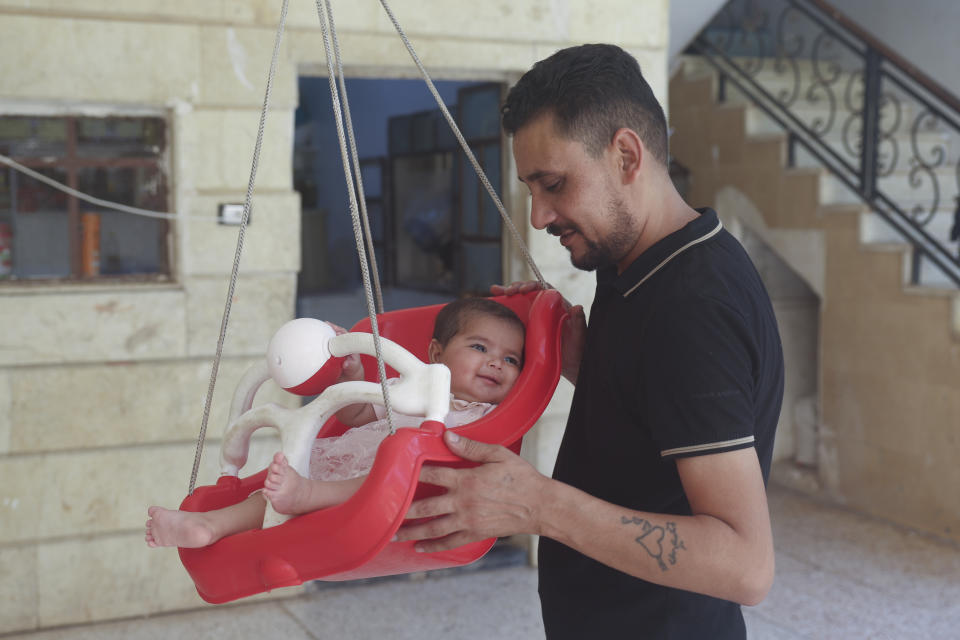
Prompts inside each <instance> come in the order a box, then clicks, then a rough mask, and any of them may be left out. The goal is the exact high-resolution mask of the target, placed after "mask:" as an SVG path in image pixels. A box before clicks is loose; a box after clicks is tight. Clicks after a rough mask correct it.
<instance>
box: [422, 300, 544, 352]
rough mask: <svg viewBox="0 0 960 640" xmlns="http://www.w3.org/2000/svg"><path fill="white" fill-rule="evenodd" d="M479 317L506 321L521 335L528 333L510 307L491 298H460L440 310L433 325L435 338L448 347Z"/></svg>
mask: <svg viewBox="0 0 960 640" xmlns="http://www.w3.org/2000/svg"><path fill="white" fill-rule="evenodd" d="M478 315H484V316H492V317H494V318H499V319H500V320H506V321H507V322H509V323H511V324H514V325H515V326H516V327H517V328H518V329H520V331H521V333H525V332H526V327H524V325H523V321H522V320H521V319H520V317H519V316H518V315H517V314H516V313H514V312H513V309H511V308H510V307H507V306H504V305H502V304H500V303H499V302H494V301H493V300H490V299H489V298H459V299H458V300H454V301H453V302H450V303H448V304H447V305H446V306H444V307H443V308H442V309H440V313H438V314H437V319H436V321H435V322H434V324H433V338H434V339H435V340H436V341H437V342H439V343H440V344H441V345H442V346H444V347H445V346H447V343H448V342H450V339H451V338H452V337H453V336H455V335H457V334H458V333H460V331H462V330H463V327H464V326H465V325H466V323H467V321H468V320H469V318H471V317H474V316H478Z"/></svg>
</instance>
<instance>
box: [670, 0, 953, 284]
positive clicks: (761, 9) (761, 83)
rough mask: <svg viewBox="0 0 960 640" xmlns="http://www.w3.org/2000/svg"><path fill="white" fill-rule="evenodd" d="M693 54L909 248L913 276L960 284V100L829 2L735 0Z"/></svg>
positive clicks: (791, 158) (722, 87) (724, 88)
mask: <svg viewBox="0 0 960 640" xmlns="http://www.w3.org/2000/svg"><path fill="white" fill-rule="evenodd" d="M688 52H689V53H693V54H696V55H699V56H702V57H703V59H704V60H706V62H708V63H709V65H710V66H712V67H713V68H714V69H715V70H716V72H717V74H718V77H719V83H718V92H719V99H720V100H721V101H722V100H725V99H726V98H727V93H728V87H729V85H731V84H732V85H733V86H735V87H736V88H737V89H738V90H739V91H740V92H741V93H742V94H744V95H745V96H747V98H748V99H749V100H750V101H751V103H752V104H754V105H755V106H756V107H758V108H760V109H761V110H762V111H763V112H764V113H766V115H767V116H768V117H770V118H771V119H772V120H773V121H774V122H775V123H776V124H777V125H779V126H780V127H782V129H783V130H784V131H785V132H786V134H787V137H788V142H789V145H788V150H789V151H788V163H789V164H790V165H791V166H793V164H794V162H795V159H796V149H797V145H798V144H799V145H801V146H802V147H803V148H804V149H806V150H807V151H808V152H809V153H810V154H811V155H812V156H813V157H814V158H816V159H817V160H818V161H819V162H820V163H821V164H822V165H823V166H824V167H826V168H827V169H828V170H829V171H830V172H831V173H832V174H833V175H834V176H836V178H837V179H839V180H840V181H841V182H842V183H843V184H844V185H846V186H847V187H848V188H849V189H850V190H851V191H853V192H854V193H855V194H856V195H857V196H858V197H859V198H860V199H861V200H862V201H863V202H864V203H866V204H867V205H868V206H869V207H870V208H871V209H872V210H873V211H875V212H876V213H877V214H879V215H880V216H881V217H882V218H883V219H884V220H885V221H886V222H887V223H888V224H889V225H890V226H891V227H893V228H894V229H895V230H896V231H897V232H898V233H899V234H900V235H901V236H902V237H903V238H904V239H905V240H906V241H907V242H908V243H910V244H911V245H912V247H913V263H912V269H911V273H910V280H911V282H912V283H913V284H918V283H919V282H920V277H921V269H922V267H923V265H925V264H928V263H929V264H932V265H935V266H936V267H937V268H938V269H939V270H940V271H941V272H942V273H943V274H944V275H945V276H946V277H947V278H948V279H949V280H950V281H952V282H953V283H954V284H955V285H957V286H960V99H958V98H957V97H956V96H955V95H953V94H952V93H950V92H949V91H948V90H946V89H945V88H944V87H942V86H941V85H939V84H938V83H937V82H935V81H934V80H932V79H931V78H930V77H928V76H927V75H926V74H924V73H923V72H921V71H920V70H919V69H917V68H916V67H915V66H913V65H912V64H910V63H909V62H907V61H906V60H904V59H903V58H902V57H900V56H899V55H898V54H897V53H896V52H894V51H891V50H890V49H889V48H888V47H887V46H886V45H884V44H883V43H881V42H880V41H879V40H877V39H876V38H875V37H874V36H872V35H871V34H869V33H867V32H866V31H865V30H864V29H862V28H861V27H860V26H859V25H857V24H856V23H855V22H854V21H852V20H851V19H850V18H848V17H847V16H845V15H843V14H842V13H840V12H839V11H837V10H836V9H835V8H834V7H833V6H832V5H830V4H829V3H828V2H826V1H824V0H731V1H730V2H728V3H727V4H726V5H725V6H724V7H723V9H721V10H720V12H719V13H718V14H717V15H716V16H715V17H714V19H713V20H712V21H711V22H710V23H709V24H708V25H707V27H705V28H704V30H703V31H701V33H700V34H699V35H698V36H697V38H696V39H695V40H694V42H693V43H692V44H691V46H690V48H689V49H688ZM951 145H952V148H951ZM951 154H952V155H951ZM898 178H899V179H900V180H901V182H904V183H905V186H907V187H909V189H910V190H911V194H910V197H909V198H904V197H903V196H902V195H901V196H899V197H898V196H897V194H895V193H894V190H893V189H891V185H894V184H895V180H896V179H898ZM954 182H955V184H956V191H955V192H954V193H953V195H954V197H955V200H956V208H955V210H953V211H952V218H951V209H952V208H953V207H952V205H948V204H946V201H947V200H948V198H949V192H948V191H947V190H950V189H953V183H954ZM935 221H936V224H934V222H935ZM945 221H946V222H947V223H948V224H947V225H946V226H945V225H944V224H943V223H944V222H945ZM938 227H939V228H938ZM947 227H949V228H947Z"/></svg>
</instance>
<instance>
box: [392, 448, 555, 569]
mask: <svg viewBox="0 0 960 640" xmlns="http://www.w3.org/2000/svg"><path fill="white" fill-rule="evenodd" d="M444 441H445V442H446V444H447V446H448V447H449V448H450V450H451V451H453V452H454V453H456V454H457V455H459V456H461V457H463V458H465V459H467V460H472V461H474V462H480V463H481V464H480V466H478V467H474V468H471V469H452V468H449V467H434V466H425V467H424V468H423V469H422V470H421V471H420V481H421V482H426V483H429V484H434V485H437V486H440V487H444V488H445V489H447V492H446V493H445V494H443V495H440V496H435V497H432V498H424V499H422V500H418V501H416V502H414V503H413V504H412V505H410V509H409V511H407V518H426V517H433V518H434V519H433V520H429V521H427V522H423V523H420V524H414V525H409V526H406V527H402V528H401V529H400V530H399V531H398V532H397V539H398V540H423V541H424V542H420V543H419V544H418V545H417V551H426V552H430V551H445V550H447V549H453V548H454V547H459V546H461V545H464V544H467V543H470V542H476V541H477V540H483V539H485V538H494V537H501V536H509V535H513V534H517V533H539V530H538V529H539V522H538V517H539V510H540V504H541V494H542V491H543V488H544V486H545V484H546V483H548V482H549V479H548V478H546V477H544V476H542V475H540V473H538V472H537V470H536V469H534V468H533V467H532V466H531V465H530V464H529V463H527V462H526V461H525V460H524V459H523V458H521V457H520V456H518V455H516V454H514V453H513V452H512V451H510V450H509V449H506V448H505V447H501V446H498V445H492V444H485V443H483V442H477V441H475V440H468V439H466V438H464V437H461V436H458V435H457V434H455V433H454V432H453V431H447V432H446V433H445V434H444Z"/></svg>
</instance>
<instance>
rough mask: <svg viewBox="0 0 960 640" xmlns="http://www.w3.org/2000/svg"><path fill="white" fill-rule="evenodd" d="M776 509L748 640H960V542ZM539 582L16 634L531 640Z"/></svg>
mask: <svg viewBox="0 0 960 640" xmlns="http://www.w3.org/2000/svg"><path fill="white" fill-rule="evenodd" d="M770 510H771V515H772V518H773V527H774V536H775V544H776V547H777V578H776V583H775V584H774V587H773V590H772V591H771V592H770V595H769V596H768V597H767V599H766V600H765V601H764V602H763V603H762V604H761V605H759V606H757V607H752V608H745V609H744V614H745V617H746V620H747V628H748V630H749V637H750V638H751V639H757V640H794V639H797V638H810V639H817V640H823V639H835V638H836V639H844V640H845V639H848V638H851V639H852V638H858V639H859V638H871V639H888V638H889V639H890V640H893V639H897V640H900V639H904V638H924V639H926V640H932V639H941V638H942V639H948V638H950V639H956V638H960V549H958V547H957V546H956V545H950V544H946V543H944V542H942V541H938V540H934V539H932V538H930V537H927V536H924V535H920V534H917V533H914V532H911V531H908V530H906V529H903V528H901V527H897V526H894V525H891V524H889V523H886V522H881V521H878V520H874V519H871V518H867V517H864V516H860V515H857V514H853V513H850V512H847V511H843V510H840V509H837V508H834V507H827V506H823V505H820V504H818V503H816V502H813V501H811V500H810V499H809V498H806V497H804V496H802V495H801V494H798V493H794V492H792V491H790V490H786V489H781V488H777V487H771V489H770ZM536 581H537V578H536V571H535V570H533V569H530V568H528V567H524V566H508V567H506V568H498V569H485V570H477V571H460V572H455V573H452V574H446V575H439V576H427V577H425V578H423V579H420V580H414V581H411V580H409V579H404V580H397V579H394V580H385V581H378V582H375V583H371V584H361V585H343V586H339V587H337V588H329V587H325V588H320V589H314V590H311V592H310V593H308V594H306V595H303V596H300V597H297V598H292V599H286V600H277V601H269V602H258V603H255V604H240V605H234V606H221V607H210V608H206V609H203V610H200V611H192V612H187V613H180V614H170V615H162V616H156V617H152V618H147V619H137V620H124V621H118V622H112V623H103V624H96V625H86V626H78V627H70V628H64V629H57V630H51V631H43V632H36V633H28V634H21V635H15V636H9V637H15V638H29V639H30V640H64V639H67V638H69V639H70V640H94V639H95V640H121V639H122V640H166V639H168V638H190V639H191V640H192V639H198V638H202V639H209V640H214V639H219V638H287V639H289V640H297V639H301V638H302V639H304V640H307V639H309V640H320V639H327V638H338V639H340V638H349V639H366V638H390V639H391V640H406V639H410V640H413V639H416V640H429V639H433V638H456V639H458V640H459V639H463V640H473V639H476V640H488V639H497V640H526V639H529V638H542V637H543V623H542V621H541V619H540V607H539V601H538V599H537V594H536Z"/></svg>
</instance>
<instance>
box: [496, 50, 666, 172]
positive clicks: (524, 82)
mask: <svg viewBox="0 0 960 640" xmlns="http://www.w3.org/2000/svg"><path fill="white" fill-rule="evenodd" d="M543 113H552V114H553V116H554V118H555V120H554V122H555V125H556V127H557V129H558V132H559V133H560V134H561V135H563V136H565V137H567V138H569V139H572V140H577V141H579V142H581V143H582V144H583V145H584V147H586V149H587V152H588V153H590V154H591V155H592V156H593V157H595V158H596V157H600V155H601V154H602V153H603V151H604V150H605V149H606V148H607V147H608V146H609V145H610V142H611V141H612V140H613V135H614V133H616V132H617V130H618V129H621V128H624V127H626V128H629V129H633V130H634V131H636V132H637V135H639V136H640V139H641V140H643V144H644V146H646V148H647V150H648V151H649V152H650V153H651V154H653V156H654V157H655V158H656V159H657V160H659V161H660V163H661V164H662V165H663V166H667V120H666V118H665V117H664V115H663V108H662V107H661V106H660V103H659V102H657V98H656V96H654V95H653V90H652V89H651V88H650V85H649V84H647V81H646V80H645V79H644V77H643V74H642V73H641V72H640V65H639V64H638V63H637V60H636V59H635V58H634V57H633V56H631V55H630V54H629V53H627V52H626V51H624V50H623V49H621V48H620V47H617V46H614V45H610V44H585V45H580V46H576V47H569V48H567V49H561V50H560V51H557V52H556V53H555V54H553V55H552V56H550V57H549V58H545V59H544V60H541V61H540V62H538V63H536V64H535V65H533V67H532V68H531V69H530V70H529V71H527V72H526V73H525V74H524V75H523V77H521V78H520V81H519V82H517V84H516V85H514V87H513V88H512V89H510V93H509V94H508V95H507V100H506V102H505V103H504V105H503V108H502V109H501V114H502V116H503V128H504V130H505V131H506V132H507V133H516V132H517V130H518V129H520V128H521V127H523V126H524V125H525V124H527V123H528V122H530V121H531V120H533V119H534V118H536V117H538V116H540V115H541V114H543Z"/></svg>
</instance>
